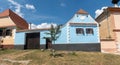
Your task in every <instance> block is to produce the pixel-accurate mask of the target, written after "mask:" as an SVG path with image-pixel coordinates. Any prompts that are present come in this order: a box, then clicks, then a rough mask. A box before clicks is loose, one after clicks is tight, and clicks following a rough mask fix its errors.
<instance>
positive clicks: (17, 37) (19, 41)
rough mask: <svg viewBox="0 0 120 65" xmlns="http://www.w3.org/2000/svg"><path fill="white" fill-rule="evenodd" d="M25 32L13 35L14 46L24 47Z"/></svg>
mask: <svg viewBox="0 0 120 65" xmlns="http://www.w3.org/2000/svg"><path fill="white" fill-rule="evenodd" d="M25 36H26V35H25V32H17V33H16V35H15V42H14V43H15V45H24V44H25Z"/></svg>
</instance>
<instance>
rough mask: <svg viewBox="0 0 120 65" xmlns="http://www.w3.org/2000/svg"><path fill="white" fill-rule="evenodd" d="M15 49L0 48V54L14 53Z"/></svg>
mask: <svg viewBox="0 0 120 65" xmlns="http://www.w3.org/2000/svg"><path fill="white" fill-rule="evenodd" d="M16 51H17V50H13V49H4V50H0V55H2V54H9V53H14V52H16Z"/></svg>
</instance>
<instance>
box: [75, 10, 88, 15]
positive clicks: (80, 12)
mask: <svg viewBox="0 0 120 65" xmlns="http://www.w3.org/2000/svg"><path fill="white" fill-rule="evenodd" d="M77 14H88V12H86V11H84V10H83V9H80V10H79V11H78V12H77Z"/></svg>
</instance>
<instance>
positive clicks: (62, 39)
mask: <svg viewBox="0 0 120 65" xmlns="http://www.w3.org/2000/svg"><path fill="white" fill-rule="evenodd" d="M46 32H49V31H41V32H40V44H46V40H45V39H44V38H43V37H50V36H49V35H46V34H45V33H46ZM66 37H67V35H66V26H64V27H62V28H61V35H60V36H59V38H58V39H57V40H56V44H59V43H60V44H65V43H66V42H67V40H66Z"/></svg>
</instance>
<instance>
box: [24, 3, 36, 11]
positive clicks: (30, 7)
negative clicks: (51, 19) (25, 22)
mask: <svg viewBox="0 0 120 65" xmlns="http://www.w3.org/2000/svg"><path fill="white" fill-rule="evenodd" d="M25 7H26V8H27V9H31V10H34V9H35V7H34V5H31V4H26V5H25Z"/></svg>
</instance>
